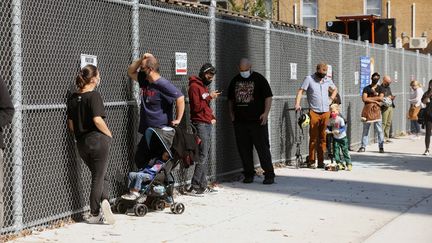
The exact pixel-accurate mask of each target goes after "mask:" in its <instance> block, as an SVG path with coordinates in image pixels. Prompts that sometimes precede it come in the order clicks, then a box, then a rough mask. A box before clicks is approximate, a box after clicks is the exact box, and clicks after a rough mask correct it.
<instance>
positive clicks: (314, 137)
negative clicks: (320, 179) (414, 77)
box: [295, 63, 337, 168]
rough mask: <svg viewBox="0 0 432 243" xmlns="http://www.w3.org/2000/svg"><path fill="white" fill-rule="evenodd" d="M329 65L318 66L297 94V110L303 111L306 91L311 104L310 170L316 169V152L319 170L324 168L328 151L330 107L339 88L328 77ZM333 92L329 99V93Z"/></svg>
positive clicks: (307, 77) (308, 162)
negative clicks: (303, 97) (325, 155)
mask: <svg viewBox="0 0 432 243" xmlns="http://www.w3.org/2000/svg"><path fill="white" fill-rule="evenodd" d="M326 75H327V64H325V63H320V64H318V65H317V68H316V72H315V73H314V74H312V75H309V76H306V78H305V79H304V80H303V83H302V85H301V87H300V89H299V90H298V92H297V96H296V101H295V109H296V111H299V110H301V106H300V101H301V98H302V95H303V92H304V91H306V96H307V100H308V103H309V116H310V128H309V136H310V140H309V161H307V164H308V167H309V168H315V151H317V153H318V168H324V151H325V150H326V132H325V131H326V126H327V123H328V121H329V118H330V111H329V106H330V104H331V103H332V101H333V100H334V99H335V98H336V95H337V88H336V86H335V84H334V83H333V80H331V79H330V78H328V77H326ZM329 90H331V96H330V98H329V96H328V92H329Z"/></svg>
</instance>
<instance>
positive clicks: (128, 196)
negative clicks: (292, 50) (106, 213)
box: [121, 192, 140, 201]
mask: <svg viewBox="0 0 432 243" xmlns="http://www.w3.org/2000/svg"><path fill="white" fill-rule="evenodd" d="M139 195H140V194H139V193H138V192H129V193H128V194H124V195H122V196H121V198H123V199H124V200H131V201H134V200H136V199H137V198H138V197H139Z"/></svg>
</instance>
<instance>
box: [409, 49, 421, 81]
mask: <svg viewBox="0 0 432 243" xmlns="http://www.w3.org/2000/svg"><path fill="white" fill-rule="evenodd" d="M420 76H421V75H420V51H419V50H416V74H415V77H414V79H415V80H419V79H420ZM411 80H412V78H411ZM411 80H410V81H411Z"/></svg>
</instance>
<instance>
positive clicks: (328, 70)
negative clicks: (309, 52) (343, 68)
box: [327, 65, 333, 78]
mask: <svg viewBox="0 0 432 243" xmlns="http://www.w3.org/2000/svg"><path fill="white" fill-rule="evenodd" d="M327 77H329V78H333V68H332V66H331V65H327Z"/></svg>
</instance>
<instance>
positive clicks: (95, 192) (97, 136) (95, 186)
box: [77, 132, 111, 215]
mask: <svg viewBox="0 0 432 243" xmlns="http://www.w3.org/2000/svg"><path fill="white" fill-rule="evenodd" d="M110 145H111V138H110V137H108V136H106V135H105V134H102V133H100V132H91V133H89V134H87V135H85V136H84V137H83V138H81V139H79V140H78V143H77V147H78V152H79V154H80V156H81V158H82V159H83V161H84V163H85V164H86V165H87V166H88V168H89V169H90V172H91V191H90V213H91V214H92V215H98V214H99V209H100V203H101V201H102V200H104V199H108V197H109V194H108V188H109V182H108V178H107V176H106V172H107V168H108V153H109V148H110Z"/></svg>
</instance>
